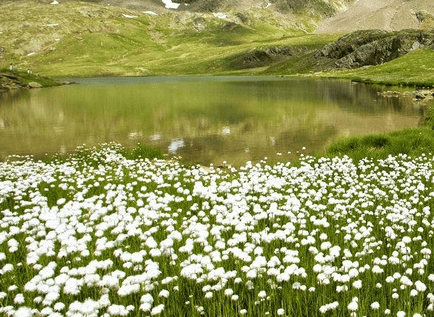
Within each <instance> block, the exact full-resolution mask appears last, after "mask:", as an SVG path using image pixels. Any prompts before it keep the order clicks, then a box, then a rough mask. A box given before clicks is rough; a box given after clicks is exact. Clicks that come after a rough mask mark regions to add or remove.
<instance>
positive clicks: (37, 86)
mask: <svg viewBox="0 0 434 317" xmlns="http://www.w3.org/2000/svg"><path fill="white" fill-rule="evenodd" d="M29 88H42V85H41V84H40V83H37V82H35V81H32V82H30V83H29Z"/></svg>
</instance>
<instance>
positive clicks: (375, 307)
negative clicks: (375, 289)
mask: <svg viewBox="0 0 434 317" xmlns="http://www.w3.org/2000/svg"><path fill="white" fill-rule="evenodd" d="M371 309H372V310H378V309H380V303H379V302H373V303H372V304H371Z"/></svg>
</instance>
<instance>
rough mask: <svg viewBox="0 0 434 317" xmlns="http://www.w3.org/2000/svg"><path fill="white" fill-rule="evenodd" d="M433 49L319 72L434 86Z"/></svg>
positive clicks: (367, 80)
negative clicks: (342, 68) (384, 60)
mask: <svg viewBox="0 0 434 317" xmlns="http://www.w3.org/2000/svg"><path fill="white" fill-rule="evenodd" d="M433 60H434V51H433V50H432V49H431V48H427V49H423V50H417V51H414V52H412V53H409V54H407V55H404V56H402V57H400V58H397V59H395V60H393V61H390V62H388V63H385V64H382V65H378V66H371V67H367V68H362V69H351V70H343V71H339V72H329V73H323V74H319V76H322V77H331V78H348V79H352V80H356V81H362V82H366V83H378V84H391V85H407V86H434V65H433Z"/></svg>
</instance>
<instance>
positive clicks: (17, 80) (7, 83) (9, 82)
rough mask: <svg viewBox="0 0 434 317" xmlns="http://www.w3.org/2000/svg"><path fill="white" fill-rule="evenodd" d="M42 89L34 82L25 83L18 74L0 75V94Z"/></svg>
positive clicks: (5, 73) (6, 73)
mask: <svg viewBox="0 0 434 317" xmlns="http://www.w3.org/2000/svg"><path fill="white" fill-rule="evenodd" d="M35 78H36V77H35ZM53 85H54V84H53ZM42 87H43V86H42V85H41V84H40V83H38V82H36V81H32V82H30V83H26V82H25V81H24V80H23V79H22V78H21V77H20V75H19V74H14V73H8V72H4V73H0V92H6V91H9V90H14V89H29V88H30V89H32V88H42Z"/></svg>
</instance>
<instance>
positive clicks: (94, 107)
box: [0, 78, 420, 164]
mask: <svg viewBox="0 0 434 317" xmlns="http://www.w3.org/2000/svg"><path fill="white" fill-rule="evenodd" d="M148 80H149V79H148ZM248 80H249V81H246V82H242V81H240V80H239V78H238V79H237V81H233V82H231V81H223V80H222V79H221V78H219V79H218V81H215V82H213V81H212V80H211V81H210V80H209V79H208V80H207V81H200V80H196V79H195V80H193V81H186V82H180V81H177V82H170V83H167V82H164V83H153V82H148V83H146V84H140V83H135V84H134V85H114V86H113V85H101V86H98V85H95V86H69V87H56V88H52V89H43V90H35V91H25V92H22V93H19V94H18V95H17V96H12V95H4V96H0V100H2V103H1V104H0V156H2V157H4V156H6V155H9V154H34V155H36V156H41V155H43V154H44V153H55V152H59V151H72V150H74V149H75V147H76V146H78V145H82V144H87V145H88V146H92V145H95V144H97V143H102V142H111V141H115V142H119V143H122V144H124V145H125V146H134V145H135V144H136V143H137V142H138V141H141V142H144V143H147V144H150V145H153V146H158V147H161V148H162V149H163V150H164V151H166V152H169V150H170V152H171V153H173V154H176V155H182V156H183V157H184V158H185V159H186V160H188V161H190V162H200V163H202V164H209V163H217V164H218V163H221V161H223V160H226V161H228V162H234V163H235V162H238V163H240V164H242V163H243V162H245V161H247V160H255V161H256V160H260V159H262V158H263V157H265V156H268V157H273V156H275V154H276V153H277V152H281V153H284V154H285V153H287V152H288V151H291V152H296V151H299V150H301V148H302V147H307V149H308V150H309V151H310V152H312V151H319V150H323V149H324V148H325V146H327V145H328V144H329V143H330V142H331V141H332V140H334V139H336V138H338V137H341V136H348V135H361V134H368V133H381V132H386V131H391V130H396V129H401V128H405V127H412V126H416V125H417V123H418V120H419V118H420V114H419V113H418V111H417V110H416V109H415V108H414V106H413V105H411V104H410V103H409V102H408V101H406V100H404V99H397V98H395V99H392V98H385V97H381V96H378V95H377V92H378V91H379V90H378V88H375V87H371V86H365V85H353V84H351V83H348V82H342V81H323V80H311V79H308V80H305V79H297V80H293V79H291V80H278V79H275V80H273V81H260V78H259V81H253V80H252V79H251V78H249V79H248ZM177 140H178V141H177ZM174 142H175V143H174ZM176 142H178V143H176ZM171 144H175V145H176V146H175V145H173V146H172V147H170V146H171Z"/></svg>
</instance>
